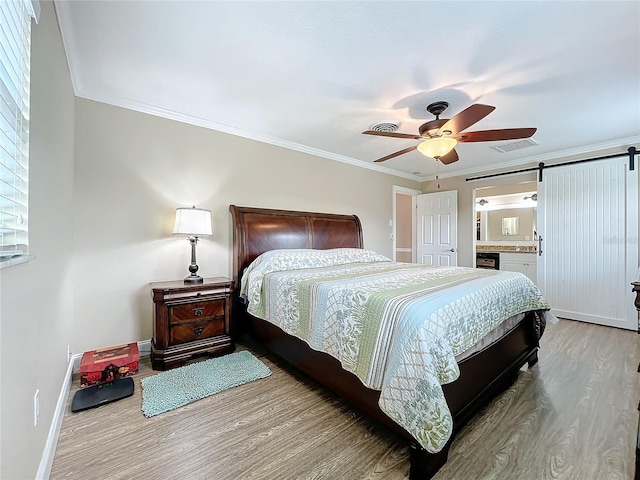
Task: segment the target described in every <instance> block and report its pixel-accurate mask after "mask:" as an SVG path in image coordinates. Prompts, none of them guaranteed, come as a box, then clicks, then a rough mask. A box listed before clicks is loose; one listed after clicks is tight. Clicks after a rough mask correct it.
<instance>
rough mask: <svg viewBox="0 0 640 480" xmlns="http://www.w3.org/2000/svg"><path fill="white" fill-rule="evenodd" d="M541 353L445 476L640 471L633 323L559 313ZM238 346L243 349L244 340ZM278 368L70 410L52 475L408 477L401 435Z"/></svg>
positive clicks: (639, 393)
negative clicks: (625, 326)
mask: <svg viewBox="0 0 640 480" xmlns="http://www.w3.org/2000/svg"><path fill="white" fill-rule="evenodd" d="M541 343H542V345H541V350H540V354H539V357H540V362H539V363H538V365H536V366H535V367H533V368H532V369H530V370H528V371H526V370H523V371H522V372H521V373H520V376H519V378H518V379H517V380H516V382H515V384H514V385H513V386H512V387H511V388H510V389H508V390H507V391H506V392H504V393H503V394H502V395H501V396H499V397H498V398H497V399H496V400H494V401H493V402H492V403H491V404H490V405H489V406H488V407H487V408H486V409H485V410H484V411H483V412H481V414H480V415H479V416H477V417H476V418H475V419H474V420H472V421H471V422H470V423H469V424H468V425H467V426H466V427H465V428H464V429H463V430H462V432H461V433H460V434H459V436H458V437H457V439H456V440H455V442H454V444H453V446H452V449H451V453H450V456H449V462H448V463H447V464H446V465H445V466H444V468H443V469H442V470H440V472H438V474H437V475H436V477H435V479H436V480H453V479H455V480H474V479H483V480H484V479H487V480H488V479H496V480H497V479H500V480H505V479H508V480H519V479H522V480H541V479H576V480H617V479H620V480H623V479H627V480H631V479H632V478H633V472H634V465H635V463H634V462H635V436H636V429H637V424H638V411H637V410H636V408H637V406H638V401H640V388H639V382H638V377H640V374H638V373H636V370H637V368H638V361H639V360H640V355H639V339H638V335H637V334H636V333H634V332H630V331H623V330H616V329H612V328H607V327H600V326H595V325H589V324H584V323H579V322H573V321H569V320H561V321H560V323H559V324H557V325H548V327H547V331H546V333H545V335H544V337H543V339H542V342H541ZM240 348H242V347H240ZM253 351H254V353H256V355H257V356H259V358H261V359H262V360H263V361H264V362H265V363H266V364H267V365H268V366H269V368H271V370H272V371H273V375H272V376H271V377H269V378H266V379H264V380H259V381H256V382H253V383H250V384H247V385H243V386H240V387H237V388H234V389H232V390H228V391H225V392H222V393H219V394H217V395H213V396H211V397H208V398H206V399H203V400H200V401H198V402H195V403H193V404H191V405H187V406H185V407H182V408H180V409H178V410H174V411H172V412H168V413H165V414H162V415H158V416H156V417H152V418H145V417H144V416H143V415H142V412H141V409H140V407H141V387H140V379H141V378H143V377H144V376H147V375H150V374H153V373H156V372H154V371H153V370H151V368H150V366H149V363H148V359H145V360H144V361H143V362H142V368H141V372H140V374H139V375H137V376H136V377H135V382H136V383H135V389H136V390H135V393H134V396H133V397H130V398H128V399H125V400H121V401H119V402H116V403H113V404H110V405H105V406H102V407H99V408H97V409H93V410H87V411H84V412H79V413H75V414H74V413H71V410H70V401H71V398H72V397H73V393H74V392H75V390H76V389H77V382H74V388H73V389H72V392H71V394H70V396H69V406H68V410H67V413H66V414H65V418H64V421H63V425H62V432H61V435H60V440H59V442H58V446H57V450H56V455H55V460H54V463H53V469H52V472H51V477H50V478H51V479H52V480H58V479H78V480H80V479H81V480H90V479H95V480H98V479H127V480H129V479H157V480H163V479H215V480H227V479H228V480H236V479H331V480H336V479H344V480H347V479H349V480H351V479H381V480H393V479H404V478H407V476H408V465H409V463H408V449H407V447H406V445H405V442H404V441H403V440H402V439H400V438H399V437H398V436H396V435H395V434H393V433H391V432H389V431H388V430H387V429H385V428H383V427H380V426H378V425H376V424H374V423H373V422H372V421H371V420H369V419H368V418H367V417H366V416H364V415H363V414H361V413H359V412H358V411H356V410H354V409H353V408H352V407H350V406H349V405H348V404H347V403H345V402H344V401H342V400H340V399H339V398H337V397H336V396H334V395H332V394H330V393H328V392H327V391H325V390H323V389H322V388H321V387H319V386H317V385H316V384H315V383H314V382H313V381H311V380H309V379H308V378H307V377H305V376H303V375H302V374H299V373H296V371H293V370H291V369H290V368H287V367H286V365H285V364H283V363H282V362H281V361H280V360H278V359H277V358H274V357H272V356H269V355H263V354H261V353H260V352H259V351H257V350H255V349H253Z"/></svg>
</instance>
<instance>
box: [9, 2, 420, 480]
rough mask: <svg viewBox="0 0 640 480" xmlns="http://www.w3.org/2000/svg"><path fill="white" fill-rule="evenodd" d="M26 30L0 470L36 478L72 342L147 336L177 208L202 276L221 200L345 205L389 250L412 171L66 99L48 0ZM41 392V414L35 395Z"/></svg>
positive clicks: (169, 256) (220, 255)
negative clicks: (207, 222)
mask: <svg viewBox="0 0 640 480" xmlns="http://www.w3.org/2000/svg"><path fill="white" fill-rule="evenodd" d="M41 3H42V18H41V20H40V23H39V24H38V25H34V29H33V46H32V77H33V78H32V110H31V168H30V185H31V192H30V193H31V196H30V244H31V253H32V254H34V255H35V256H36V257H37V259H36V260H33V261H31V262H29V263H26V264H21V265H17V266H13V267H10V268H7V269H4V270H1V271H0V300H1V301H0V334H1V335H0V338H1V340H0V341H1V350H0V369H1V374H2V376H1V378H2V380H1V387H2V388H1V401H2V410H1V423H2V425H1V429H2V430H1V434H2V436H1V444H0V478H3V479H4V478H7V479H22V478H25V479H31V478H34V477H35V476H36V472H37V470H38V465H39V462H40V459H41V457H42V453H43V450H44V447H45V441H46V439H47V435H48V430H49V427H50V425H51V422H52V419H53V414H54V410H55V406H56V402H57V399H58V395H59V394H60V389H61V386H62V384H63V381H64V376H65V371H66V368H67V365H68V360H67V345H70V347H71V351H72V353H82V352H83V351H86V350H88V349H91V348H95V347H100V346H108V345H113V344H117V343H123V342H132V341H140V340H148V339H149V338H151V335H152V325H151V320H152V319H151V298H150V295H149V288H148V283H149V282H150V281H157V280H168V279H175V278H183V277H184V276H185V275H186V274H187V273H188V272H187V266H188V263H189V255H190V250H189V245H188V242H187V241H186V240H185V239H184V238H182V237H172V235H171V228H172V223H173V216H174V211H175V208H176V207H179V206H188V205H192V204H196V205H198V206H200V207H204V208H208V209H211V210H212V212H213V220H214V235H213V236H212V237H210V238H204V239H202V240H201V242H200V243H199V245H198V264H199V265H200V268H201V270H200V273H201V274H203V275H205V276H212V275H230V273H231V262H232V259H231V231H230V228H229V227H230V214H229V212H228V208H229V204H230V203H235V204H238V205H248V206H258V207H272V208H286V209H300V210H308V211H324V212H336V213H355V214H357V215H358V216H359V217H360V219H361V221H362V225H363V229H364V235H365V246H366V247H367V248H369V249H372V250H375V251H378V252H380V253H383V254H385V255H387V256H390V255H391V253H392V252H391V248H392V242H391V240H389V233H390V232H391V228H390V227H389V224H388V221H389V218H392V192H393V186H394V185H399V186H402V187H406V188H413V189H416V188H418V186H419V184H418V183H417V182H414V181H410V180H406V179H402V178H399V177H394V176H390V175H386V174H383V173H379V172H373V171H370V170H364V169H361V168H357V167H354V166H351V165H347V164H343V163H338V162H331V161H327V160H325V159H319V158H317V157H313V156H311V155H307V154H302V153H298V152H294V151H289V150H285V149H282V148H279V147H275V146H271V145H267V144H263V143H259V142H255V141H251V140H247V139H242V138H239V137H234V136H231V135H227V134H223V133H219V132H215V131H211V130H206V129H203V128H198V127H194V126H190V125H186V124H181V123H178V122H174V121H169V120H165V119H161V118H157V117H153V116H149V115H145V114H141V113H136V112H132V111H127V110H124V109H120V108H115V107H110V106H107V105H105V104H101V103H97V102H92V101H89V100H83V99H78V98H75V99H74V95H73V90H72V86H71V82H70V77H69V74H68V69H67V63H66V58H65V56H64V51H63V48H62V42H61V38H60V33H59V31H58V28H57V22H56V19H55V14H54V9H53V6H52V3H51V2H49V1H42V2H41ZM36 389H39V390H40V422H39V425H38V426H37V427H33V396H34V393H35V391H36Z"/></svg>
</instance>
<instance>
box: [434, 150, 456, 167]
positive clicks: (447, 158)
mask: <svg viewBox="0 0 640 480" xmlns="http://www.w3.org/2000/svg"><path fill="white" fill-rule="evenodd" d="M438 160H440V161H441V162H442V163H444V164H445V165H449V164H450V163H453V162H457V161H458V160H459V158H458V152H456V150H455V148H454V149H453V150H451V151H450V152H449V153H447V154H446V155H443V156H442V157H440V158H439V159H438Z"/></svg>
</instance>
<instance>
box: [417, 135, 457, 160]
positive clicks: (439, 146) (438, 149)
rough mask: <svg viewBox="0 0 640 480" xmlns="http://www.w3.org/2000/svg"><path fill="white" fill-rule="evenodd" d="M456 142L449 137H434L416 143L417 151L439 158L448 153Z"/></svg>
mask: <svg viewBox="0 0 640 480" xmlns="http://www.w3.org/2000/svg"><path fill="white" fill-rule="evenodd" d="M457 143H458V142H457V141H456V139H455V138H451V137H436V138H430V139H428V140H425V141H424V142H422V143H421V144H420V145H418V151H419V152H420V153H421V154H423V155H424V156H426V157H431V158H440V157H444V156H445V155H446V154H447V153H449V152H450V151H451V150H452V149H453V147H455V146H456V144H457Z"/></svg>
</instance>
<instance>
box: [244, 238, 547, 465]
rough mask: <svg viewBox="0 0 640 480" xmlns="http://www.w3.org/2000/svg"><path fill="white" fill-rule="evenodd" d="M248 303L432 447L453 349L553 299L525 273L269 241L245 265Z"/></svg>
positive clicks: (438, 442)
mask: <svg viewBox="0 0 640 480" xmlns="http://www.w3.org/2000/svg"><path fill="white" fill-rule="evenodd" d="M240 293H241V295H244V296H245V297H246V298H247V300H248V312H249V313H250V314H252V315H254V316H256V317H259V318H262V319H265V320H267V321H269V322H271V323H273V324H275V325H277V326H278V327H280V328H281V329H282V330H284V331H285V332H287V333H289V334H291V335H294V336H296V337H298V338H300V339H302V340H304V341H305V342H307V343H308V344H309V345H310V346H311V347H312V348H314V349H316V350H320V351H323V352H326V353H328V354H330V355H332V356H333V357H335V358H336V359H338V360H339V361H340V362H341V363H342V366H343V367H344V368H345V369H346V370H348V371H350V372H352V373H354V374H355V375H357V376H358V378H359V379H360V380H361V381H362V382H363V383H364V385H366V386H367V387H369V388H372V389H375V390H379V391H380V392H381V395H380V400H379V405H380V407H381V409H382V410H383V411H384V412H385V413H386V414H387V415H388V416H389V417H390V418H392V419H393V420H394V421H395V422H396V423H398V424H399V425H401V426H402V427H404V428H405V429H406V430H407V431H408V432H409V433H411V434H412V435H413V436H414V437H415V438H416V440H417V441H418V442H419V443H420V444H421V445H422V446H423V447H424V448H425V449H426V450H427V451H429V452H432V453H435V452H438V451H440V450H441V449H442V448H443V447H444V445H445V444H446V443H447V440H448V439H449V437H450V436H451V432H452V428H453V419H452V416H451V413H450V411H449V408H448V406H447V403H446V400H445V397H444V394H443V392H442V385H444V384H447V383H450V382H452V381H454V380H455V379H456V378H458V376H459V375H460V371H459V370H458V365H457V363H456V361H455V356H456V355H458V354H460V353H462V352H464V351H465V350H467V349H468V348H469V347H471V346H472V345H474V344H475V343H477V342H478V341H479V340H480V339H481V338H482V337H483V336H485V335H486V334H488V333H489V332H490V331H491V330H493V329H494V328H495V327H497V326H498V325H499V324H500V323H501V322H503V321H504V320H506V319H507V318H509V317H511V316H513V315H516V314H518V313H521V312H526V311H531V310H539V311H546V310H548V309H549V305H548V304H547V302H546V301H545V300H544V298H542V295H541V294H540V292H539V291H538V289H537V288H536V286H535V284H533V282H531V281H530V280H529V279H528V278H527V277H526V276H524V275H522V274H520V273H514V272H498V271H495V270H484V269H474V268H465V267H431V266H425V265H418V264H409V263H395V262H391V261H390V260H389V259H388V258H386V257H384V256H381V255H378V254H376V253H374V252H370V251H367V250H362V249H335V250H273V251H270V252H266V253H264V254H262V255H261V256H260V257H258V258H257V259H256V260H255V261H254V262H253V263H252V264H251V265H250V266H249V267H248V268H247V270H246V271H245V274H244V275H243V277H242V282H241V292H240Z"/></svg>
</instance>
